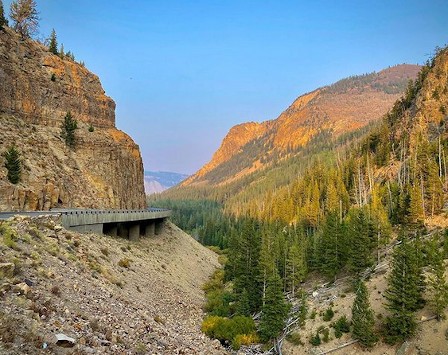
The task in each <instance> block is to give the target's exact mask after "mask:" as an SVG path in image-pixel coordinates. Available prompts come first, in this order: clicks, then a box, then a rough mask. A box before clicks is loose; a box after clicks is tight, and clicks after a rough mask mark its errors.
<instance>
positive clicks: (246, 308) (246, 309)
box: [236, 289, 251, 317]
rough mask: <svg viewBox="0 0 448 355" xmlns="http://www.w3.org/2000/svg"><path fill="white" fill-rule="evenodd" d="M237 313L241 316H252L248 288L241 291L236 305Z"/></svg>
mask: <svg viewBox="0 0 448 355" xmlns="http://www.w3.org/2000/svg"><path fill="white" fill-rule="evenodd" d="M236 313H237V314H238V315H240V316H246V317H248V316H250V313H251V312H250V303H249V293H248V292H247V290H246V289H244V290H243V292H241V294H240V296H239V298H238V302H237V305H236Z"/></svg>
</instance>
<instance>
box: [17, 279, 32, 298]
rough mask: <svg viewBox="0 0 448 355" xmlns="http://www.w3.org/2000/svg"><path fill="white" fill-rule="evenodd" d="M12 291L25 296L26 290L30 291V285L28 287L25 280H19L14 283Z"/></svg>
mask: <svg viewBox="0 0 448 355" xmlns="http://www.w3.org/2000/svg"><path fill="white" fill-rule="evenodd" d="M14 291H15V292H18V293H20V294H21V295H25V296H26V295H27V294H28V292H30V291H31V287H29V286H28V285H27V284H26V283H25V282H21V283H19V284H17V285H14Z"/></svg>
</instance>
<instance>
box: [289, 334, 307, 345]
mask: <svg viewBox="0 0 448 355" xmlns="http://www.w3.org/2000/svg"><path fill="white" fill-rule="evenodd" d="M286 339H287V340H288V341H289V342H290V343H291V344H294V345H305V344H304V343H303V341H302V338H301V337H300V334H299V333H297V332H294V333H290V334H288V336H287V337H286Z"/></svg>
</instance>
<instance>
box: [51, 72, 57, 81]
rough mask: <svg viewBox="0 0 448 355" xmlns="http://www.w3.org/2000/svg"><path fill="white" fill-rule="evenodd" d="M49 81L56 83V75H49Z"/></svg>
mask: <svg viewBox="0 0 448 355" xmlns="http://www.w3.org/2000/svg"><path fill="white" fill-rule="evenodd" d="M50 79H51V81H56V74H55V73H53V74H51V78H50Z"/></svg>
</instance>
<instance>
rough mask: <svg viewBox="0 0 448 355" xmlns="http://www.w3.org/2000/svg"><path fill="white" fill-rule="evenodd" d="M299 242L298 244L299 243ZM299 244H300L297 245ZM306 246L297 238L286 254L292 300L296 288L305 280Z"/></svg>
mask: <svg viewBox="0 0 448 355" xmlns="http://www.w3.org/2000/svg"><path fill="white" fill-rule="evenodd" d="M299 240H300V241H301V242H300V241H299ZM299 243H300V244H299ZM305 250H306V245H305V240H304V239H302V238H300V239H299V238H297V239H296V240H295V241H294V242H293V244H292V245H291V247H290V248H289V252H288V260H287V263H288V274H287V275H288V281H289V286H290V290H291V293H292V294H291V296H292V297H293V298H294V297H295V294H296V289H297V286H298V285H299V284H300V282H302V281H304V280H305V277H306V273H307V267H306V255H305Z"/></svg>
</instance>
